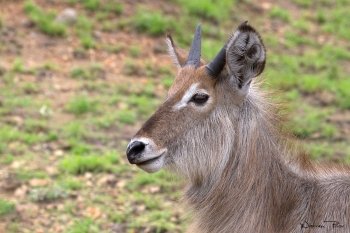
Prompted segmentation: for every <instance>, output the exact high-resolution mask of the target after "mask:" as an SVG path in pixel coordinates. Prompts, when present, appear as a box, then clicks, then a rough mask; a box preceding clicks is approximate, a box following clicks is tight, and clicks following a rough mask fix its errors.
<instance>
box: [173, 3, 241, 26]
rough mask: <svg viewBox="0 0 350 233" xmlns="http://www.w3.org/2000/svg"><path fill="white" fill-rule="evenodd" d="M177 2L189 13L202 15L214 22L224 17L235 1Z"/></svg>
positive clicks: (233, 6)
mask: <svg viewBox="0 0 350 233" xmlns="http://www.w3.org/2000/svg"><path fill="white" fill-rule="evenodd" d="M178 2H179V3H180V4H181V6H182V7H183V8H184V9H185V10H187V11H188V13H189V14H190V15H193V16H197V17H198V16H199V17H203V18H205V19H209V20H214V21H216V22H218V21H219V20H223V19H225V18H226V17H227V16H228V14H229V13H230V11H232V10H233V9H234V8H235V1H232V0H222V1H215V0H194V1H186V0H178Z"/></svg>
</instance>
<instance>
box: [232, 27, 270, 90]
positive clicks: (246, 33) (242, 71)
mask: <svg viewBox="0 0 350 233" xmlns="http://www.w3.org/2000/svg"><path fill="white" fill-rule="evenodd" d="M265 60H266V51H265V47H264V44H263V42H262V40H261V37H260V35H259V34H258V33H257V32H256V31H255V29H254V28H253V27H251V26H250V25H248V24H247V22H245V23H243V24H241V25H240V26H239V27H238V29H237V30H236V32H235V33H234V34H233V35H232V37H231V39H230V40H229V42H228V44H227V49H226V61H227V68H228V73H229V75H230V79H231V81H232V83H233V84H234V85H236V86H237V88H238V89H240V90H242V91H244V92H246V91H248V89H249V86H250V83H251V81H252V79H253V78H255V77H256V76H258V75H259V74H261V73H262V72H263V70H264V67H265Z"/></svg>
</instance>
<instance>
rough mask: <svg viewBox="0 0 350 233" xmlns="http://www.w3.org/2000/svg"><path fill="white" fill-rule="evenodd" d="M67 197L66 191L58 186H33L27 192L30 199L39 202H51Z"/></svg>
mask: <svg viewBox="0 0 350 233" xmlns="http://www.w3.org/2000/svg"><path fill="white" fill-rule="evenodd" d="M67 197H68V193H67V191H66V190H65V189H63V188H62V187H60V186H49V187H41V188H34V189H32V190H31V191H30V193H29V198H30V199H31V200H32V201H34V202H40V203H48V202H53V201H57V200H60V199H64V198H67Z"/></svg>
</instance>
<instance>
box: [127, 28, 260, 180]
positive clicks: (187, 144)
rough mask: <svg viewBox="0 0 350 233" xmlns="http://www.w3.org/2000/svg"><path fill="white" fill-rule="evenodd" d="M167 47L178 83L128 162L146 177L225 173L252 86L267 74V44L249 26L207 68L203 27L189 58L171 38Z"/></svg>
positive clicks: (132, 145) (132, 143) (132, 146)
mask: <svg viewBox="0 0 350 233" xmlns="http://www.w3.org/2000/svg"><path fill="white" fill-rule="evenodd" d="M167 44H168V48H169V52H170V55H171V56H172V58H173V60H174V63H175V64H176V65H177V67H178V72H177V75H176V78H175V80H174V83H173V85H172V86H171V87H170V89H169V91H168V94H167V97H166V99H165V101H164V102H163V104H161V106H160V107H159V108H158V110H157V111H156V112H155V113H154V114H153V115H152V116H151V117H150V118H149V119H148V120H147V121H146V122H145V123H144V125H143V126H142V127H141V129H140V130H139V131H138V132H137V133H136V135H135V136H134V137H133V138H132V139H131V141H130V143H129V145H128V147H127V151H126V154H127V157H128V160H129V162H130V163H131V164H136V165H137V166H138V167H140V168H141V169H143V170H145V171H147V172H156V171H158V170H160V169H161V168H162V167H168V168H170V169H172V170H175V171H177V172H179V173H180V174H183V175H185V176H187V177H189V178H191V179H193V178H195V179H197V178H201V177H203V176H208V175H209V173H211V172H215V171H222V169H223V168H224V167H225V165H226V163H227V161H228V159H229V156H231V154H232V151H233V150H234V148H233V145H234V141H235V137H236V136H237V132H236V128H235V127H236V125H237V122H238V121H240V119H239V112H240V111H241V109H242V108H243V107H242V106H244V104H243V103H244V102H245V101H246V100H247V98H248V96H249V90H250V89H251V88H250V86H251V81H252V79H253V78H254V77H256V76H258V75H259V74H260V73H261V72H262V71H263V69H264V65H265V58H266V52H265V48H264V45H263V42H262V40H261V38H260V36H259V34H258V33H257V32H256V31H255V30H254V29H253V28H252V27H251V26H250V25H248V24H247V23H246V22H245V23H243V24H241V25H240V26H239V27H238V28H237V30H236V31H235V32H234V33H233V34H232V36H231V37H230V38H229V40H228V41H227V42H226V44H225V45H224V46H223V48H222V49H221V50H220V52H219V53H218V54H217V55H216V57H215V58H214V59H213V60H212V61H211V62H210V63H207V64H206V63H204V62H203V61H202V60H201V58H200V56H201V28H200V26H197V28H196V31H195V34H194V38H193V41H192V46H191V48H190V51H189V53H188V56H187V57H185V56H183V55H182V54H181V53H180V51H178V50H177V48H176V46H175V44H174V42H173V40H172V39H171V37H170V36H168V37H167Z"/></svg>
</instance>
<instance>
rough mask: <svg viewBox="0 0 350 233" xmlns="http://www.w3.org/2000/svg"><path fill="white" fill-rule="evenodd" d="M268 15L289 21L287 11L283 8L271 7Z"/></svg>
mask: <svg viewBox="0 0 350 233" xmlns="http://www.w3.org/2000/svg"><path fill="white" fill-rule="evenodd" d="M270 17H271V18H273V19H279V20H281V21H283V22H286V23H287V22H289V21H290V15H289V12H288V11H287V10H286V9H283V8H281V7H278V6H274V7H272V9H271V10H270Z"/></svg>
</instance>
